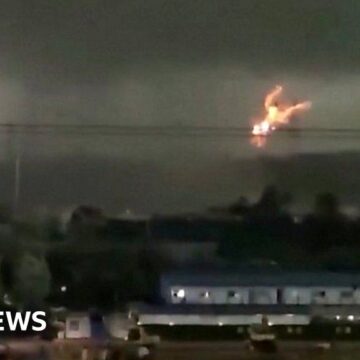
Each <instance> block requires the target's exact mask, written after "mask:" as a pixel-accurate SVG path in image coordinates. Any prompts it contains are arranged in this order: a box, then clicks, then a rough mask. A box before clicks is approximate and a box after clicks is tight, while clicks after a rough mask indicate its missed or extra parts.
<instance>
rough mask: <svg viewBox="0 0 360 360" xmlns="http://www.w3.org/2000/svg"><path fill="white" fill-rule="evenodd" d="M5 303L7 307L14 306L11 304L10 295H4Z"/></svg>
mask: <svg viewBox="0 0 360 360" xmlns="http://www.w3.org/2000/svg"><path fill="white" fill-rule="evenodd" d="M3 301H4V304H6V305H9V306H11V305H12V302H11V300H10V298H9V295H8V294H4V298H3Z"/></svg>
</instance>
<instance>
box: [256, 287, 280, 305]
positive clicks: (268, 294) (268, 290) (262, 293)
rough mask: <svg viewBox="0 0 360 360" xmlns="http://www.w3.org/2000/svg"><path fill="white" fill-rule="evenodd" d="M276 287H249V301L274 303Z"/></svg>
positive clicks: (266, 303)
mask: <svg viewBox="0 0 360 360" xmlns="http://www.w3.org/2000/svg"><path fill="white" fill-rule="evenodd" d="M277 294H278V288H274V287H254V288H252V289H250V303H251V304H259V305H275V304H277V303H278V299H277Z"/></svg>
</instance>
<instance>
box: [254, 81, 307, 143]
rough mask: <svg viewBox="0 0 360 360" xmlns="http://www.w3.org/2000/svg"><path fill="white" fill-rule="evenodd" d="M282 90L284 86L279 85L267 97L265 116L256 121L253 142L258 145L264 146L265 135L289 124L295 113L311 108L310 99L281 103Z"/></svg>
mask: <svg viewBox="0 0 360 360" xmlns="http://www.w3.org/2000/svg"><path fill="white" fill-rule="evenodd" d="M282 91H283V88H282V86H279V85H278V86H276V87H275V89H273V90H272V91H271V92H270V93H269V94H268V95H266V97H265V101H264V108H265V112H266V115H265V118H264V119H263V120H262V121H260V122H258V123H256V124H255V125H254V127H253V129H252V135H253V139H252V143H253V144H254V145H256V146H264V145H265V143H266V139H265V137H267V136H268V135H270V134H271V133H272V132H273V131H275V130H276V129H277V128H278V127H280V126H282V125H286V124H288V123H289V122H290V121H291V119H292V118H293V116H294V115H295V114H297V113H299V112H302V111H306V110H309V109H310V108H311V102H310V101H304V102H300V103H297V104H294V105H288V104H285V103H282V104H280V105H279V104H278V103H277V99H278V98H279V97H280V95H281V93H282Z"/></svg>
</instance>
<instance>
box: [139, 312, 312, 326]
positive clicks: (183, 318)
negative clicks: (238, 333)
mask: <svg viewBox="0 0 360 360" xmlns="http://www.w3.org/2000/svg"><path fill="white" fill-rule="evenodd" d="M262 319H263V315H261V314H253V315H242V314H237V315H196V314H187V315H176V314H161V315H159V314H156V315H155V314H154V315H153V314H144V315H140V317H139V322H140V323H141V324H142V325H167V326H176V325H202V326H214V325H218V326H226V325H239V326H240V325H253V324H261V322H262ZM267 319H268V321H269V323H270V324H272V325H308V324H309V323H310V316H308V315H287V314H284V315H267Z"/></svg>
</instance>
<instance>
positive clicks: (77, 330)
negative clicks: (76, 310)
mask: <svg viewBox="0 0 360 360" xmlns="http://www.w3.org/2000/svg"><path fill="white" fill-rule="evenodd" d="M65 337H66V338H68V339H84V338H89V337H91V324H90V318H89V316H87V315H69V316H68V317H67V318H66V322H65Z"/></svg>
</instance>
